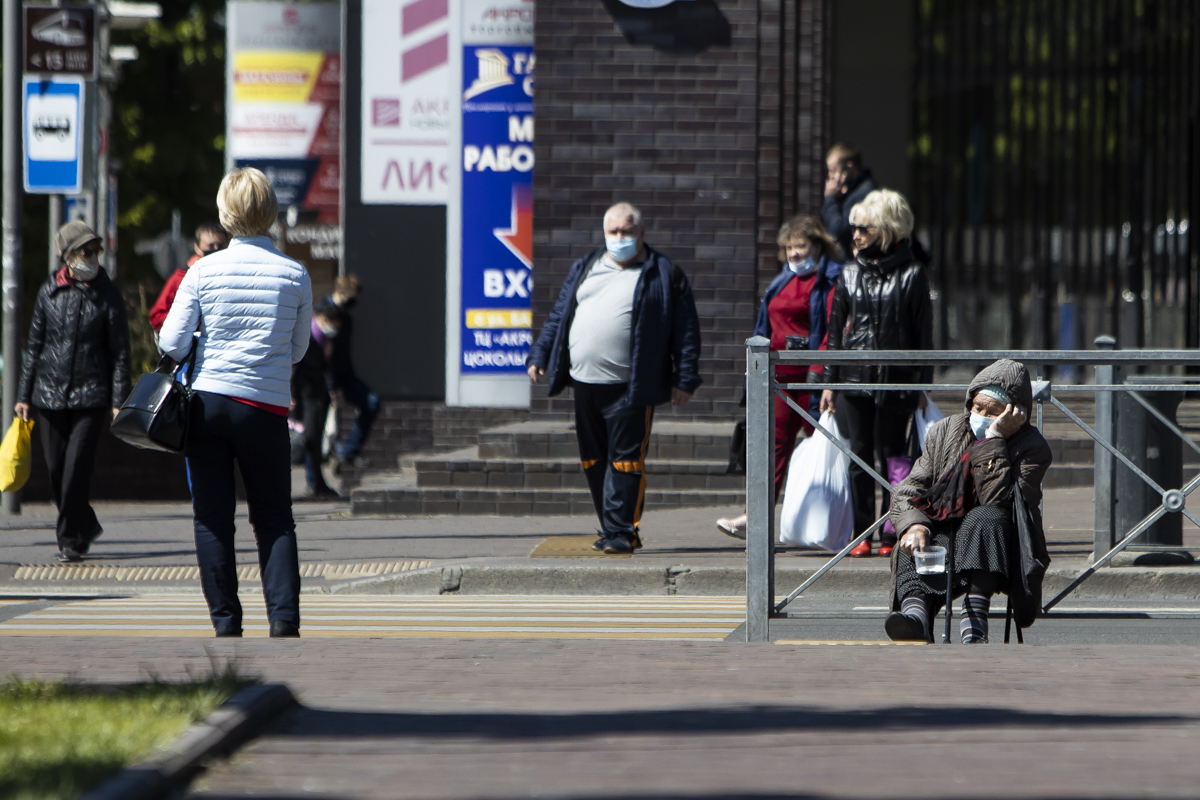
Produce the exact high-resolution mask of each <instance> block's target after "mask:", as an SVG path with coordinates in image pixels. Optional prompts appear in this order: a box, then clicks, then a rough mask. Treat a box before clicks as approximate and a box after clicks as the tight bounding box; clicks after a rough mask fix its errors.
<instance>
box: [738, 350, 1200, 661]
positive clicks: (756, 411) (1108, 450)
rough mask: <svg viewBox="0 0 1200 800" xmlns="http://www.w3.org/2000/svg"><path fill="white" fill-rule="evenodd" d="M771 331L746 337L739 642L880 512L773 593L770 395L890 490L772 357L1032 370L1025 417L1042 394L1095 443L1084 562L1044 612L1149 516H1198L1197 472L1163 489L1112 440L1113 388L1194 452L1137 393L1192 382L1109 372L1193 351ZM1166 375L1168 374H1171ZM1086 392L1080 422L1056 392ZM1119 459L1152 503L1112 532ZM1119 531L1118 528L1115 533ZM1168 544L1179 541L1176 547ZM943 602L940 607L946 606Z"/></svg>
mask: <svg viewBox="0 0 1200 800" xmlns="http://www.w3.org/2000/svg"><path fill="white" fill-rule="evenodd" d="M770 344H771V343H770V340H768V339H766V338H763V337H761V336H756V337H753V338H751V339H748V340H747V341H746V513H747V516H748V525H747V530H746V628H745V630H746V641H748V642H765V641H769V640H770V621H771V619H772V618H775V617H781V616H785V614H784V610H785V609H786V608H787V606H788V605H789V604H790V603H791V602H792V601H793V600H795V599H796V598H797V597H799V596H800V594H801V593H802V592H804V591H805V590H807V589H808V587H810V586H812V585H813V584H814V583H815V582H816V581H818V580H819V579H820V578H821V576H823V575H825V574H826V573H827V572H828V571H829V570H831V569H833V568H834V567H835V566H836V565H837V564H838V562H839V561H841V560H842V559H843V558H845V557H846V556H847V555H848V554H849V553H850V551H851V550H852V549H853V548H854V547H855V546H857V545H858V544H860V543H861V542H863V541H865V540H866V539H867V538H868V537H869V536H871V535H872V534H873V533H875V532H876V531H878V530H880V529H881V528H882V527H883V524H884V522H886V520H887V515H886V514H884V516H882V517H880V518H879V519H878V520H877V521H876V522H875V523H874V524H873V525H872V526H871V527H870V528H868V529H867V530H866V531H864V532H863V533H862V534H861V535H859V536H856V537H855V538H854V539H853V540H852V541H851V542H850V543H849V544H848V545H846V546H845V547H844V548H843V549H842V550H841V551H840V552H838V553H837V554H835V555H834V556H833V557H832V558H831V559H830V560H829V561H828V562H827V563H826V564H825V565H823V566H822V567H821V568H820V569H818V570H817V571H816V572H815V573H814V574H813V575H812V576H811V577H809V578H808V580H806V581H805V582H804V583H802V584H801V585H800V586H799V587H797V588H796V589H794V590H793V591H791V592H790V593H789V594H788V595H787V596H786V597H784V598H783V599H782V600H780V601H776V590H775V545H776V542H775V539H776V536H775V493H774V471H775V446H774V445H775V442H774V436H775V403H774V398H775V397H776V396H779V397H780V398H782V399H783V400H784V401H785V402H787V404H788V406H790V407H791V410H792V412H794V413H797V414H800V415H801V416H802V417H804V419H805V420H807V421H808V422H809V423H810V424H812V425H813V427H814V429H815V432H816V434H820V435H824V436H828V437H829V438H830V439H831V441H833V442H834V443H835V444H836V445H837V446H838V447H839V448H840V449H841V450H842V451H843V452H845V453H846V455H848V456H849V457H850V458H851V459H852V460H853V461H854V462H855V463H857V464H858V466H860V467H861V468H863V469H864V470H865V471H866V472H867V473H868V474H869V475H871V477H872V478H874V479H875V481H876V482H877V483H879V484H880V486H882V487H883V488H884V490H890V489H891V485H890V484H889V483H888V482H887V480H886V479H884V478H883V477H882V476H881V475H879V473H878V472H876V471H875V469H874V465H873V464H867V463H864V462H863V461H862V459H860V458H859V457H858V456H856V455H855V454H854V453H852V452H850V451H849V449H848V448H846V447H845V445H843V444H842V443H841V442H839V441H838V439H837V438H836V437H833V436H831V435H830V433H829V431H827V430H825V429H824V428H823V427H821V424H820V422H819V421H818V420H816V419H814V418H813V417H812V415H811V414H809V413H808V410H807V409H804V408H801V407H800V406H799V405H798V404H796V403H795V402H794V401H793V400H792V399H791V398H790V397H788V396H787V394H786V393H785V391H784V390H786V389H791V390H798V391H812V390H813V389H814V385H813V384H809V383H798V384H792V383H787V382H785V381H784V382H781V381H777V380H776V379H775V370H776V368H777V367H778V366H780V365H808V364H825V365H830V364H856V365H880V364H903V365H911V366H934V367H954V366H957V367H977V368H982V367H983V366H986V365H987V364H990V363H992V362H994V361H997V360H999V359H1002V358H1010V359H1013V360H1014V361H1020V362H1021V363H1023V364H1025V366H1026V367H1027V368H1029V370H1030V373H1031V375H1034V376H1036V377H1037V379H1036V380H1035V381H1034V402H1035V405H1036V408H1035V409H1032V411H1033V412H1034V413H1033V422H1034V423H1035V424H1036V425H1037V427H1038V428H1039V430H1040V429H1042V426H1043V419H1044V413H1043V411H1044V406H1045V404H1046V403H1050V404H1051V405H1052V406H1054V407H1055V408H1057V409H1058V410H1059V411H1060V412H1062V414H1063V415H1064V416H1066V417H1067V418H1068V419H1069V420H1071V422H1073V423H1074V424H1075V425H1077V426H1078V427H1079V428H1080V429H1081V430H1083V431H1084V432H1085V433H1086V434H1087V435H1088V436H1089V437H1090V438H1091V439H1092V440H1093V442H1094V444H1095V462H1094V469H1095V482H1094V486H1095V489H1094V492H1095V509H1096V511H1095V540H1094V550H1093V563H1092V564H1091V566H1089V567H1088V568H1087V569H1086V570H1084V571H1083V572H1082V573H1081V574H1080V575H1079V576H1078V577H1077V578H1076V579H1075V580H1074V581H1073V582H1072V583H1071V584H1070V585H1069V586H1068V587H1067V588H1066V589H1064V590H1063V591H1062V592H1060V593H1059V594H1058V595H1057V596H1056V597H1054V598H1053V599H1051V600H1050V601H1049V602H1047V603H1046V604H1045V605H1044V607H1043V613H1046V612H1049V611H1050V610H1051V609H1052V608H1054V607H1055V606H1056V605H1058V604H1059V603H1060V602H1061V601H1062V600H1063V599H1064V598H1065V597H1066V596H1067V595H1069V594H1070V593H1071V592H1073V591H1074V590H1075V589H1076V588H1077V587H1078V586H1079V585H1080V584H1081V583H1083V582H1084V581H1085V580H1087V579H1088V578H1089V577H1090V576H1091V575H1092V574H1093V573H1095V571H1096V570H1098V569H1100V568H1102V567H1104V566H1105V565H1106V564H1108V563H1109V562H1110V561H1111V560H1112V559H1113V557H1114V556H1116V555H1117V554H1118V553H1120V552H1121V551H1122V550H1124V549H1126V548H1127V547H1129V546H1130V544H1132V543H1133V542H1134V541H1135V540H1136V539H1137V538H1138V537H1139V536H1142V535H1143V534H1144V533H1146V531H1148V530H1150V529H1151V526H1153V525H1154V524H1155V523H1157V522H1158V521H1159V520H1160V519H1162V518H1163V517H1164V516H1166V515H1167V514H1182V515H1183V516H1185V517H1187V518H1188V519H1189V520H1191V521H1192V522H1193V523H1194V524H1196V525H1197V526H1200V518H1198V517H1197V516H1196V515H1195V514H1193V512H1192V511H1191V510H1189V509H1188V508H1187V497H1188V495H1190V494H1191V493H1192V492H1193V491H1194V490H1195V489H1196V488H1197V487H1200V475H1198V476H1196V477H1195V478H1193V479H1192V480H1191V481H1188V482H1187V483H1186V484H1184V485H1183V486H1182V487H1180V488H1164V487H1163V486H1162V485H1160V484H1159V483H1158V482H1157V481H1155V480H1154V479H1153V478H1152V477H1151V476H1150V475H1148V474H1147V473H1146V471H1145V470H1143V469H1142V468H1140V467H1139V466H1138V465H1137V464H1136V463H1134V460H1132V459H1131V458H1130V457H1129V456H1128V454H1126V453H1123V452H1121V450H1120V449H1119V448H1118V447H1117V446H1116V435H1115V434H1116V431H1115V424H1114V420H1115V413H1114V396H1115V395H1116V394H1118V393H1124V394H1125V395H1127V396H1128V397H1130V398H1132V399H1133V401H1134V402H1136V403H1137V404H1138V405H1139V406H1140V407H1141V408H1143V409H1145V411H1146V413H1147V414H1148V415H1150V416H1152V417H1154V418H1155V419H1157V420H1158V421H1159V422H1160V423H1162V424H1163V425H1165V426H1166V428H1167V429H1168V430H1169V431H1170V432H1171V433H1172V434H1174V435H1175V436H1178V437H1179V438H1180V439H1182V440H1183V442H1184V443H1185V444H1186V445H1187V446H1189V447H1190V448H1191V449H1193V450H1194V451H1195V452H1196V453H1200V444H1197V443H1196V442H1195V441H1193V440H1192V438H1191V437H1189V436H1188V435H1187V434H1186V433H1185V432H1184V431H1183V430H1181V429H1180V428H1179V426H1178V425H1176V424H1175V423H1174V422H1172V421H1171V420H1170V419H1169V418H1168V417H1167V416H1166V415H1164V414H1163V413H1162V412H1161V411H1160V410H1159V409H1157V408H1156V407H1155V406H1154V405H1153V404H1152V403H1150V402H1148V401H1147V400H1146V397H1145V393H1147V392H1187V391H1194V390H1196V389H1197V385H1196V384H1195V383H1192V382H1188V381H1187V379H1186V378H1174V379H1171V378H1168V379H1165V380H1163V379H1158V380H1156V379H1150V378H1147V377H1144V376H1140V375H1132V376H1131V378H1130V381H1129V382H1127V383H1123V382H1121V381H1120V380H1119V378H1118V375H1117V368H1119V367H1122V366H1125V367H1129V368H1136V369H1139V370H1140V369H1145V368H1147V367H1154V366H1159V367H1165V368H1171V369H1176V368H1186V367H1195V366H1200V352H1197V351H1195V350H1114V349H1112V348H1113V347H1114V346H1115V341H1114V340H1113V339H1111V338H1108V337H1101V338H1100V339H1097V342H1096V344H1097V347H1099V348H1101V349H1098V350H1092V351H1081V350H1074V351H1065V350H1011V351H1010V350H946V351H923V352H921V351H911V352H910V351H885V350H874V351H870V350H868V351H824V350H822V351H794V352H789V351H780V350H775V351H773V350H771V349H770ZM1088 366H1090V367H1092V368H1093V369H1094V381H1095V382H1094V383H1090V384H1083V385H1063V386H1053V385H1052V384H1051V383H1050V382H1049V381H1046V380H1042V376H1043V375H1044V374H1046V373H1047V371H1048V370H1049V369H1050V368H1053V367H1073V368H1077V369H1078V368H1083V367H1088ZM1172 381H1175V382H1172ZM815 388H820V389H832V390H834V391H840V390H866V391H888V390H908V391H945V390H950V391H960V392H964V393H965V392H966V390H967V385H966V384H949V383H932V384H884V383H873V384H866V383H854V384H822V385H819V386H818V387H815ZM1088 394H1091V395H1094V397H1095V408H1096V411H1095V424H1094V425H1089V424H1088V423H1087V422H1085V421H1084V420H1083V419H1082V418H1080V417H1079V416H1078V415H1077V414H1076V413H1075V412H1074V411H1072V410H1071V408H1070V406H1069V405H1068V404H1067V403H1066V402H1064V401H1063V399H1060V397H1059V395H1062V396H1064V397H1066V398H1068V400H1069V399H1070V398H1071V396H1086V395H1088ZM1118 462H1119V463H1120V464H1122V465H1124V466H1125V467H1126V468H1127V469H1129V470H1130V471H1131V472H1132V473H1133V474H1134V475H1135V476H1137V478H1138V479H1140V480H1141V481H1143V482H1145V484H1146V485H1147V486H1149V487H1150V490H1151V491H1153V492H1155V494H1156V495H1157V496H1158V497H1159V498H1160V499H1161V502H1160V503H1159V505H1158V507H1157V508H1155V509H1154V510H1153V511H1151V512H1150V513H1149V514H1147V515H1146V516H1145V517H1144V518H1142V519H1141V520H1140V521H1138V522H1137V523H1136V524H1133V525H1132V526H1131V527H1130V529H1129V530H1127V531H1118V530H1117V526H1116V524H1115V523H1116V518H1115V516H1114V514H1113V509H1114V500H1115V496H1114V486H1115V484H1116V471H1117V469H1116V468H1117V463H1118ZM1118 536H1120V538H1119V540H1118ZM1173 549H1176V550H1178V549H1180V548H1178V547H1176V548H1173ZM948 611H949V610H948Z"/></svg>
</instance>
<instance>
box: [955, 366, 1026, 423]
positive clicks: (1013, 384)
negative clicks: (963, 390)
mask: <svg viewBox="0 0 1200 800" xmlns="http://www.w3.org/2000/svg"><path fill="white" fill-rule="evenodd" d="M986 386H999V387H1000V388H1001V389H1003V390H1004V393H1005V394H1007V395H1008V396H1009V397H1011V398H1012V399H1013V400H1014V401H1015V402H1016V403H1019V404H1020V406H1021V407H1022V408H1024V409H1025V413H1026V414H1029V413H1030V409H1032V408H1033V384H1032V382H1030V380H1029V370H1027V369H1025V365H1024V364H1022V363H1021V362H1019V361H1013V360H1011V359H1007V358H1002V359H1000V360H999V361H997V362H996V363H994V364H992V365H991V366H988V367H984V368H983V369H982V370H981V371H980V372H979V374H978V375H976V376H975V378H974V380H972V381H971V385H970V386H969V387H968V388H967V401H966V405H967V411H970V410H971V401H972V400H974V399H975V395H976V394H978V393H979V390H980V389H982V388H984V387H986Z"/></svg>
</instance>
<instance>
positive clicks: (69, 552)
mask: <svg viewBox="0 0 1200 800" xmlns="http://www.w3.org/2000/svg"><path fill="white" fill-rule="evenodd" d="M58 560H59V561H61V562H62V563H64V564H74V563H75V562H77V561H83V554H82V553H80V552H79V551H78V550H75V549H73V548H70V547H64V548H63V549H61V550H59V551H58Z"/></svg>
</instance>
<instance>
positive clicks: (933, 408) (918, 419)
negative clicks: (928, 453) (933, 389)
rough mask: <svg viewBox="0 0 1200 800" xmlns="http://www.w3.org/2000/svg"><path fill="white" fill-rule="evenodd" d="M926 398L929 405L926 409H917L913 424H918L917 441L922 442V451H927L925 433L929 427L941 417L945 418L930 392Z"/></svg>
mask: <svg viewBox="0 0 1200 800" xmlns="http://www.w3.org/2000/svg"><path fill="white" fill-rule="evenodd" d="M925 400H926V401H927V403H928V405H926V406H925V410H924V411H922V410H921V409H919V408H918V409H917V413H916V414H915V415H913V424H914V425H916V426H917V441H918V442H920V444H921V452H922V453H923V452H925V434H926V433H928V432H929V428H930V427H931V426H932V425H933V423H935V422H937V421H938V420H939V419H944V418H945V416H946V415H945V414H943V413H942V410H941V409H940V408H938V407H937V404H936V403H934V402H933V398H932V397H930V396H929V395H928V394H926V395H925Z"/></svg>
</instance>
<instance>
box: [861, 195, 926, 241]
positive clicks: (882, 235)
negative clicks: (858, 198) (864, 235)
mask: <svg viewBox="0 0 1200 800" xmlns="http://www.w3.org/2000/svg"><path fill="white" fill-rule="evenodd" d="M850 224H851V225H866V226H870V227H873V228H878V229H879V245H880V247H882V248H883V249H884V250H886V249H888V248H889V247H891V246H892V245H893V244H894V243H895V242H898V241H901V240H903V239H908V238H909V237H911V236H912V232H913V212H912V209H911V208H910V207H909V205H908V201H907V200H905V199H904V195H902V194H900V193H899V192H894V191H892V190H891V189H876V190H875V191H873V192H871V193H870V194H869V195H867V196H866V197H864V198H863V199H862V202H861V203H859V204H858V205H856V206H855V207H854V208H852V209H850Z"/></svg>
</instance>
